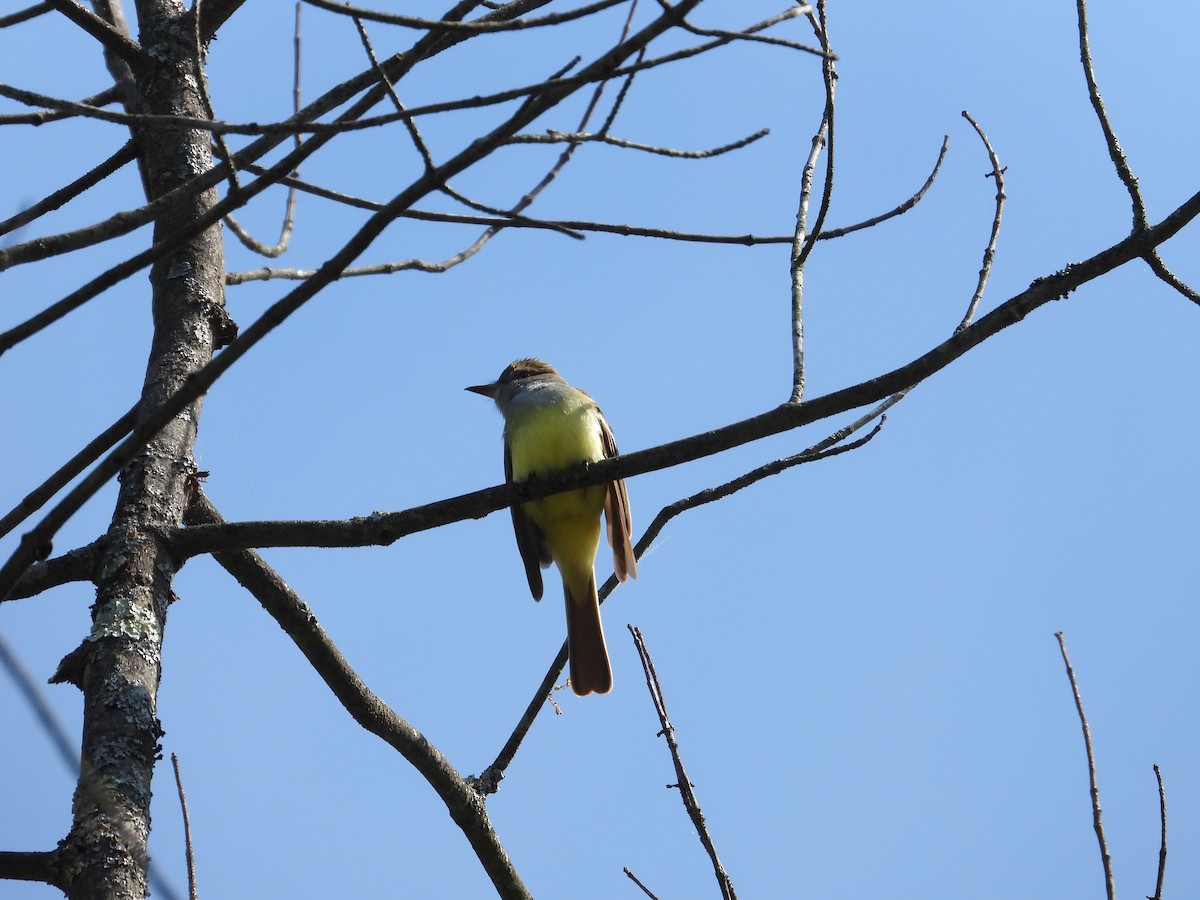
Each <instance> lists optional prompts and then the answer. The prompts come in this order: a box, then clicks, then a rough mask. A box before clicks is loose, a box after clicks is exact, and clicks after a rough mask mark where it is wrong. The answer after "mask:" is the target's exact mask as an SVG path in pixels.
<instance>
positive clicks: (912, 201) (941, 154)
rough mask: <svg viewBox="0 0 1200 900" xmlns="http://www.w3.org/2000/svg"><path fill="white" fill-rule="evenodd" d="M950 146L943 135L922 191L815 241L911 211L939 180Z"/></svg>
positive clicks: (826, 231)
mask: <svg viewBox="0 0 1200 900" xmlns="http://www.w3.org/2000/svg"><path fill="white" fill-rule="evenodd" d="M949 146H950V135H948V134H947V135H943V136H942V149H941V150H939V151H938V157H937V161H936V162H935V163H934V164H933V171H932V172H930V173H929V177H928V178H926V179H925V183H924V184H923V185H921V187H920V189H919V190H918V191H917V192H916V193H915V194H913V195H912V196H911V197H909V198H908V199H907V200H905V201H904V202H903V203H901V204H900V205H899V206H897V207H896V208H895V209H892V210H889V211H888V212H885V213H883V214H882V215H878V216H872V217H871V218H869V219H865V220H864V221H862V222H857V223H855V224H854V225H846V226H844V227H842V228H826V229H825V230H824V231H822V232H821V233H820V234H818V235H815V236H814V238H813V240H817V241H828V240H831V239H833V238H839V237H842V236H843V235H847V234H851V233H853V232H855V231H862V230H863V229H864V228H873V227H874V226H876V225H878V224H879V223H880V222H886V221H887V220H888V219H893V218H895V217H896V216H900V215H903V214H904V213H906V212H908V211H909V210H910V209H912V208H913V207H914V206H916V205H917V204H918V203H920V202H921V198H923V197H924V196H925V194H926V192H927V191H928V190H929V189H930V188H931V187H933V182H934V179H935V178H937V176H938V172H940V171H941V169H942V162H943V161H944V160H945V159H946V150H947V149H948V148H949ZM788 240H792V238H788Z"/></svg>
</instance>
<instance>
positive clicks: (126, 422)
mask: <svg viewBox="0 0 1200 900" xmlns="http://www.w3.org/2000/svg"><path fill="white" fill-rule="evenodd" d="M137 410H138V408H137V404H134V405H133V407H131V408H130V410H129V412H127V413H125V414H124V415H123V416H121V417H120V418H119V419H117V421H115V422H113V423H112V424H111V425H109V426H108V427H107V428H106V429H104V431H102V432H100V434H98V435H96V437H94V438H93V439H92V440H90V441H89V442H88V443H87V446H85V447H84V448H83V449H82V450H80V451H79V452H78V453H76V454H75V455H74V456H72V457H71V458H70V459H69V460H67V461H66V462H65V463H63V465H62V466H61V467H59V469H58V471H57V472H55V473H54V474H53V475H51V476H50V477H49V478H47V479H46V480H45V481H43V482H42V483H41V484H40V485H38V486H37V487H36V488H34V489H33V490H32V491H30V492H29V493H28V494H26V495H25V498H24V499H23V500H22V501H21V502H20V503H18V504H17V505H16V506H15V507H13V508H12V509H11V510H9V512H8V513H6V514H5V515H4V518H0V537H3V536H4V535H6V534H8V533H9V532H10V531H12V530H13V529H14V528H16V527H17V525H19V524H20V523H21V522H23V521H25V519H27V518H28V517H29V516H31V515H33V513H35V512H37V510H39V509H41V508H42V507H43V506H44V505H45V504H46V503H47V502H48V501H49V500H50V498H51V497H53V496H54V495H55V494H57V493H58V492H59V491H60V490H62V489H63V488H64V487H66V486H67V484H68V483H70V481H71V479H72V478H74V477H75V476H76V475H78V474H79V473H80V472H82V471H83V470H84V469H86V468H87V467H88V466H90V465H91V464H92V463H94V462H95V461H96V460H98V459H99V458H100V457H101V455H103V454H104V453H105V451H107V450H108V449H109V448H110V447H112V446H113V445H114V444H115V443H116V442H117V441H119V440H120V439H121V438H123V437H125V435H127V434H129V432H130V431H131V430H133V425H134V422H136V421H137Z"/></svg>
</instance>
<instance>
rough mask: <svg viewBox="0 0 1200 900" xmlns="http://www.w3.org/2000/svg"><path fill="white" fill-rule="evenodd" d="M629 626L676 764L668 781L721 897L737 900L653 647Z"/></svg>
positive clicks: (636, 629)
mask: <svg viewBox="0 0 1200 900" xmlns="http://www.w3.org/2000/svg"><path fill="white" fill-rule="evenodd" d="M628 628H629V633H630V634H632V635H633V644H634V646H635V647H637V652H638V657H639V658H640V659H641V661H642V671H643V672H645V675H646V689H647V690H648V691H650V699H651V700H652V701H653V703H654V711H655V712H656V713H658V721H659V723H660V724H661V725H662V731H660V732H659V735H661V736H662V737H664V738H665V739H666V741H667V749H668V750H669V751H670V752H671V761H672V762H673V763H674V764H675V778H676V783H675V784H673V785H671V784H669V785H667V787H669V788H670V787H677V788H679V797H680V799H681V800H683V808H684V809H686V810H687V814H688V818H689V819H691V820H692V825H694V826H695V828H696V834H697V835H698V836H699V838H700V843H701V844H702V845H703V846H704V852H705V853H707V854H708V858H709V859H710V860H711V861H712V866H713V874H714V875H715V876H716V879H717V885H718V886H719V887H720V889H721V897H722V900H737V893H736V892H735V891H734V889H733V880H732V879H731V878H730V877H729V873H728V872H726V871H725V867H724V866H723V865H722V864H721V859H720V857H718V856H717V848H716V845H715V844H714V843H713V839H712V835H710V834H709V833H708V822H707V821H706V820H705V818H704V813H703V812H702V811H701V810H700V801H699V800H698V799H697V798H696V791H695V787H694V785H693V784H692V782H691V781H690V780H689V779H688V775H687V770H686V769H684V767H683V758H682V757H681V756H680V755H679V744H678V742H677V741H676V740H675V726H674V725H672V724H671V719H670V717H669V716H668V715H667V701H666V700H665V699H664V698H663V692H662V684H661V683H660V682H659V680H658V672H657V671H655V669H654V660H652V659H651V658H650V651H649V650H647V649H646V641H645V638H643V637H642V632H641V630H640V629H638V628H635V627H634V626H633V625H630V626H628Z"/></svg>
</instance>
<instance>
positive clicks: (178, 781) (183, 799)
mask: <svg viewBox="0 0 1200 900" xmlns="http://www.w3.org/2000/svg"><path fill="white" fill-rule="evenodd" d="M171 767H172V768H173V769H174V770H175V788H176V789H177V790H178V792H179V810H180V812H181V814H182V815H183V847H184V855H185V856H186V857H187V873H188V897H189V900H197V898H198V897H199V894H197V893H196V852H195V849H194V848H193V846H192V820H191V818H189V816H188V806H187V795H186V794H184V792H183V776H181V775H180V774H179V757H178V756H176V755H175V754H174V753H172V754H171Z"/></svg>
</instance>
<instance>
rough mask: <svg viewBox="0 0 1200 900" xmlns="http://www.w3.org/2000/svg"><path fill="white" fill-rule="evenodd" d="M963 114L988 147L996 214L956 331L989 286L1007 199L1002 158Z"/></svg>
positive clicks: (972, 313) (964, 324)
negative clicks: (994, 188) (974, 282)
mask: <svg viewBox="0 0 1200 900" xmlns="http://www.w3.org/2000/svg"><path fill="white" fill-rule="evenodd" d="M962 115H963V118H964V119H966V120H967V121H968V122H970V123H971V127H972V128H974V129H975V133H976V134H977V135H979V139H980V140H981V141H983V146H984V147H985V148H986V149H987V155H988V160H989V161H990V162H991V164H992V171H991V172H989V173H988V177H989V178H994V179H996V214H995V215H994V216H992V233H991V236H990V237H989V238H988V242H987V246H986V247H984V249H983V265H982V266H981V267H980V269H979V281H978V282H976V284H975V293H974V294H972V295H971V302H970V303H968V304H967V312H966V315H964V316H963V320H962V321H961V322H959V323H958V328H956V329H955V330H956V331H962V330H963V329H964V328H966V327H967V326H968V325H970V324H971V320H972V319H973V318H975V310H976V309H978V308H979V301H980V300H982V299H983V291H984V288H986V287H987V280H988V276H989V275H990V274H991V272H992V260H994V259H995V258H996V241H997V239H998V238H999V237H1000V217H1001V215H1002V214H1003V212H1004V201H1005V199H1006V198H1005V195H1004V169H1003V168H1001V166H1000V159H999V157H997V156H996V151H995V150H993V149H992V142H991V141H989V140H988V138H987V135H986V134H984V133H983V129H982V128H980V127H979V123H978V122H976V121H975V120H974V119H973V118H971V114H970V113H969V112H967V111H966V110H965V109H964V110H963V111H962Z"/></svg>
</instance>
